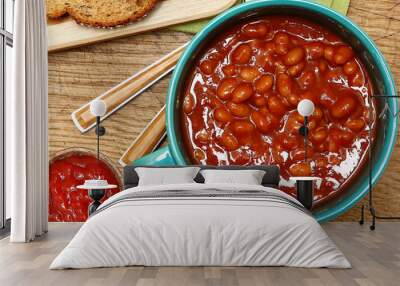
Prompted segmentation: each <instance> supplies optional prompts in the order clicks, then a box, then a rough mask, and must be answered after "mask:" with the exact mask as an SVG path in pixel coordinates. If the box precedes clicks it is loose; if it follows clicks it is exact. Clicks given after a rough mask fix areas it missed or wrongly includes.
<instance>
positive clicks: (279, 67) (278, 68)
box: [274, 60, 287, 74]
mask: <svg viewBox="0 0 400 286" xmlns="http://www.w3.org/2000/svg"><path fill="white" fill-rule="evenodd" d="M274 66H275V74H280V73H285V72H286V70H287V66H285V64H284V63H283V62H282V61H281V60H277V61H275V62H274Z"/></svg>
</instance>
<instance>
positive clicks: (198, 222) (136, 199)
mask: <svg viewBox="0 0 400 286" xmlns="http://www.w3.org/2000/svg"><path fill="white" fill-rule="evenodd" d="M175 190H176V192H175V195H173V196H163V195H160V197H158V196H157V195H154V194H157V193H159V194H165V192H172V193H174V191H175ZM194 192H196V193H198V194H201V195H200V196H191V195H190V194H191V193H194ZM215 193H217V195H214V194H215ZM223 193H226V194H228V195H226V196H219V195H218V194H223ZM236 193H237V194H238V195H236ZM256 193H257V194H260V195H257V196H256V195H253V194H256ZM138 194H140V196H138ZM146 194H151V195H150V196H149V197H146ZM180 194H181V195H180ZM239 194H240V195H239ZM299 204H300V203H299V202H297V201H296V200H295V199H293V198H292V197H290V196H288V195H286V194H285V193H283V192H281V191H279V190H277V189H273V188H269V187H263V186H255V185H238V184H197V183H192V184H178V185H159V186H142V187H134V188H130V189H128V190H125V191H123V192H121V193H119V194H117V195H115V196H113V197H111V198H110V199H108V201H106V202H105V203H103V204H102V205H101V206H100V208H99V210H98V212H97V213H96V214H95V215H94V216H92V217H91V218H90V219H89V220H88V221H87V222H86V223H85V224H84V225H83V226H82V227H81V229H80V230H79V232H78V233H77V234H76V236H75V237H74V238H73V239H72V241H71V242H70V243H69V244H68V246H67V247H66V248H65V249H64V250H63V251H62V252H61V253H60V254H59V255H58V256H57V258H56V259H55V260H54V261H53V263H52V264H51V266H50V269H64V268H91V267H114V266H128V265H145V266H195V265H197V266H200V265H202V266H211V265H213V266H293V267H331V268H349V267H351V266H350V263H349V262H348V261H347V259H346V258H345V257H344V255H343V254H342V252H341V251H340V250H338V249H337V247H336V245H335V244H334V243H333V242H332V241H331V240H330V238H329V237H328V236H327V234H326V233H325V232H324V230H323V229H322V228H321V226H320V225H319V224H318V222H317V221H316V220H315V219H314V218H313V217H312V216H311V215H310V214H309V213H308V212H307V210H305V209H303V208H301V207H300V206H299Z"/></svg>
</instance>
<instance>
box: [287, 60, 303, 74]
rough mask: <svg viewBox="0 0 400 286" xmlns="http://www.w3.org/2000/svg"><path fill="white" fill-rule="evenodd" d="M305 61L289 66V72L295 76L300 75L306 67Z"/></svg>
mask: <svg viewBox="0 0 400 286" xmlns="http://www.w3.org/2000/svg"><path fill="white" fill-rule="evenodd" d="M304 66H305V63H304V62H299V63H298V64H297V65H294V66H291V67H290V68H288V70H287V71H288V74H289V75H291V76H293V77H295V76H298V75H299V74H300V73H301V72H302V71H303V69H304Z"/></svg>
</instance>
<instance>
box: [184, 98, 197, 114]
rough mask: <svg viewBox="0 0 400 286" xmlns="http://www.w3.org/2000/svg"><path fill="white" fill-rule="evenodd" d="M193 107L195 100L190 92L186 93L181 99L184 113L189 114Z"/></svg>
mask: <svg viewBox="0 0 400 286" xmlns="http://www.w3.org/2000/svg"><path fill="white" fill-rule="evenodd" d="M194 107H195V102H194V99H193V96H192V95H190V94H188V95H186V96H185V99H184V100H183V111H184V112H185V113H186V114H189V113H191V112H192V111H193V109H194Z"/></svg>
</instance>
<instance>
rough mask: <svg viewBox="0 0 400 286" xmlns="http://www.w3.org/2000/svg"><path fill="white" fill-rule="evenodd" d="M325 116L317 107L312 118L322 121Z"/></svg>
mask: <svg viewBox="0 0 400 286" xmlns="http://www.w3.org/2000/svg"><path fill="white" fill-rule="evenodd" d="M323 116H324V112H323V111H322V109H321V108H319V107H318V106H316V107H315V109H314V112H313V114H312V115H311V117H312V118H314V119H315V120H320V119H321V118H322V117H323Z"/></svg>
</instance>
